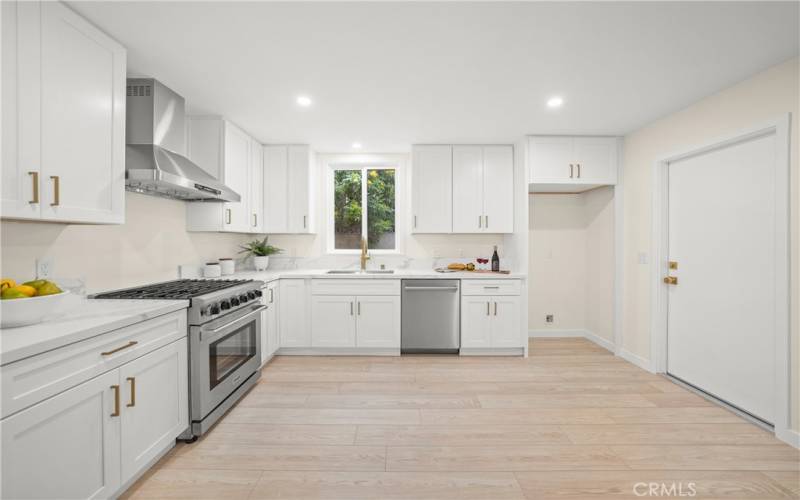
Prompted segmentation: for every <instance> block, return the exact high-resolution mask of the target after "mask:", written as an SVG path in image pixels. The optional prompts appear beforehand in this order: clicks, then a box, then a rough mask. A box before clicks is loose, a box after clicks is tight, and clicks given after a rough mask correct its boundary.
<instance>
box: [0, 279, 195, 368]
mask: <svg viewBox="0 0 800 500" xmlns="http://www.w3.org/2000/svg"><path fill="white" fill-rule="evenodd" d="M187 307H189V301H188V300H115V299H86V298H84V297H78V296H74V295H71V296H68V297H65V298H64V301H63V302H62V304H61V306H60V307H59V310H60V311H61V312H60V313H59V312H56V313H54V314H53V315H52V316H50V317H47V318H45V320H44V321H43V322H42V323H38V324H35V325H30V326H22V327H19V328H5V329H0V365H5V364H8V363H13V362H14V361H19V360H21V359H23V358H27V357H29V356H35V355H37V354H41V353H43V352H46V351H50V350H52V349H57V348H59V347H63V346H65V345H68V344H72V343H74V342H80V341H81V340H85V339H88V338H90V337H94V336H96V335H102V334H104V333H108V332H110V331H113V330H117V329H119V328H124V327H126V326H130V325H133V324H135V323H140V322H142V321H145V320H148V319H151V318H155V317H157V316H161V315H163V314H167V313H170V312H173V311H178V310H180V309H186V308H187Z"/></svg>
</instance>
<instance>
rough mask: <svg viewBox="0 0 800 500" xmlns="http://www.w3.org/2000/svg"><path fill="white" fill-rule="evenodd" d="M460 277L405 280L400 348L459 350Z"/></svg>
mask: <svg viewBox="0 0 800 500" xmlns="http://www.w3.org/2000/svg"><path fill="white" fill-rule="evenodd" d="M460 283H461V282H460V280H439V279H421V280H402V287H403V290H402V307H403V316H402V336H401V341H400V345H401V352H407V353H420V352H423V353H425V352H428V353H458V349H459V347H460V346H461V319H460V318H461V313H460V309H461V293H460Z"/></svg>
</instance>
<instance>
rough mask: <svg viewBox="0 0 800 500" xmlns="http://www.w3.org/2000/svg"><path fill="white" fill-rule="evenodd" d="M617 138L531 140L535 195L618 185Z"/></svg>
mask: <svg viewBox="0 0 800 500" xmlns="http://www.w3.org/2000/svg"><path fill="white" fill-rule="evenodd" d="M618 147H619V140H618V138H616V137H563V136H532V137H528V168H529V179H528V180H529V184H532V185H533V190H532V192H542V193H547V192H582V191H586V190H588V189H592V188H595V187H598V186H613V185H615V184H616V183H617V161H618V159H617V150H618Z"/></svg>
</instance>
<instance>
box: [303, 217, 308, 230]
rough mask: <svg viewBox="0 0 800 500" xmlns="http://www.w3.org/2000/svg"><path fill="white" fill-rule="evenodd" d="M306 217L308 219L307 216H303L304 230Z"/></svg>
mask: <svg viewBox="0 0 800 500" xmlns="http://www.w3.org/2000/svg"><path fill="white" fill-rule="evenodd" d="M306 217H308V216H307V215H304V216H303V229H305V228H306Z"/></svg>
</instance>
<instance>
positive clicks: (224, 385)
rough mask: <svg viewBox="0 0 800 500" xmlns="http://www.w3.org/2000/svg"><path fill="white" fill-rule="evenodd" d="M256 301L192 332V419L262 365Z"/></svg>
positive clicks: (199, 417) (209, 409)
mask: <svg viewBox="0 0 800 500" xmlns="http://www.w3.org/2000/svg"><path fill="white" fill-rule="evenodd" d="M264 309H265V307H264V306H262V305H256V304H254V305H253V306H251V307H248V308H245V309H240V310H238V311H235V312H232V313H230V314H228V315H226V316H223V317H221V318H218V319H216V320H214V321H211V322H209V323H206V324H204V325H201V326H193V327H191V331H190V333H189V336H190V339H191V340H190V346H189V352H190V356H191V363H192V365H191V377H190V383H191V404H192V420H193V421H200V420H202V419H203V418H204V417H205V416H206V415H208V414H209V413H210V412H211V411H212V410H214V408H216V407H217V406H219V405H220V404H221V403H222V402H223V401H225V398H227V397H228V396H229V395H230V394H231V393H232V392H233V391H235V390H236V388H237V387H239V385H241V384H242V382H244V381H245V380H247V378H248V377H249V376H250V375H252V374H253V373H255V372H256V370H258V367H259V366H260V364H261V311H262V310H264Z"/></svg>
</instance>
